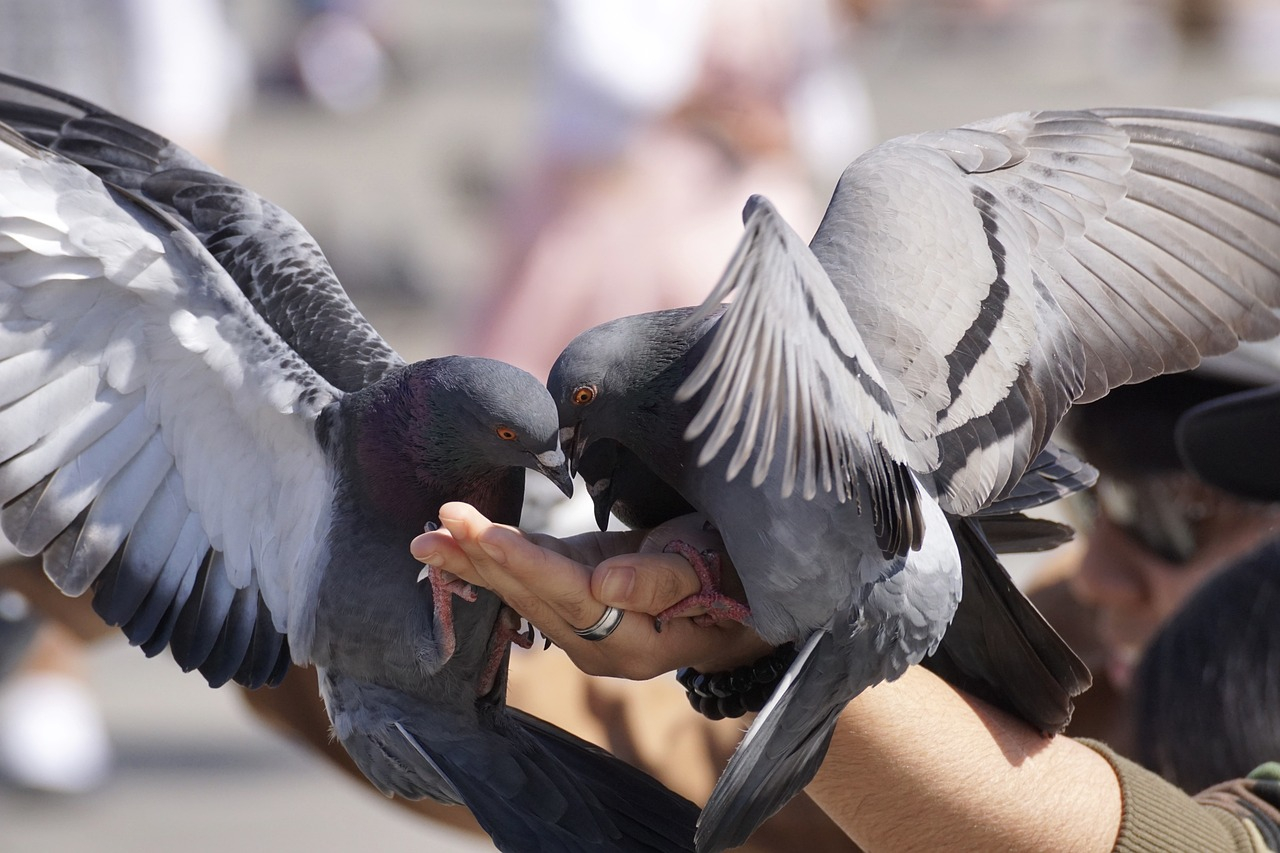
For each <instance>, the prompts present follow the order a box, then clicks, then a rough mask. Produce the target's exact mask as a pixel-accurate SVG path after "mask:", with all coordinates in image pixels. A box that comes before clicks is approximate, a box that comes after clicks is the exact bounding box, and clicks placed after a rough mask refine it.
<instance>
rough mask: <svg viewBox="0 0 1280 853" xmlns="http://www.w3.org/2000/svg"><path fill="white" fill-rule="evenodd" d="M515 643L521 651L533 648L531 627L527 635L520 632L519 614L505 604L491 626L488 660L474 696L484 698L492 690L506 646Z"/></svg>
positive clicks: (477, 682)
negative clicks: (491, 633) (491, 634)
mask: <svg viewBox="0 0 1280 853" xmlns="http://www.w3.org/2000/svg"><path fill="white" fill-rule="evenodd" d="M508 643H515V644H516V645H517V646H519V647H520V648H522V649H527V648H530V647H532V646H533V626H532V625H530V626H529V633H527V634H526V633H523V632H521V630H520V614H519V613H516V612H515V611H514V610H512V609H511V608H510V607H507V606H506V605H505V604H504V605H503V606H502V609H501V610H499V611H498V621H497V622H495V623H494V626H493V636H491V637H490V638H489V658H488V660H486V661H485V664H484V669H483V670H482V671H481V672H480V678H479V679H478V680H477V681H476V695H477V696H485V695H488V693H489V691H490V690H492V689H493V685H494V682H496V681H497V679H498V671H499V670H500V669H501V668H502V660H503V657H504V655H506V653H507V644H508Z"/></svg>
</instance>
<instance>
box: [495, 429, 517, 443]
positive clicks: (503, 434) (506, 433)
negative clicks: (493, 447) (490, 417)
mask: <svg viewBox="0 0 1280 853" xmlns="http://www.w3.org/2000/svg"><path fill="white" fill-rule="evenodd" d="M498 438H500V439H502V440H503V441H515V440H516V439H517V438H518V436H517V435H516V431H515V430H513V429H512V428H511V427H506V426H500V427H498Z"/></svg>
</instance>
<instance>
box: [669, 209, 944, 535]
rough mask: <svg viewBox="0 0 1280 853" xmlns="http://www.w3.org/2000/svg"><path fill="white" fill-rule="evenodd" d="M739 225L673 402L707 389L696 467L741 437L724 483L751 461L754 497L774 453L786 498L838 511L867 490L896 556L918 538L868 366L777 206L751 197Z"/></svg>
mask: <svg viewBox="0 0 1280 853" xmlns="http://www.w3.org/2000/svg"><path fill="white" fill-rule="evenodd" d="M744 218H745V219H746V236H744V237H743V239H742V241H741V242H740V244H739V246H738V250H737V252H735V254H734V256H733V259H732V260H731V261H730V262H729V267H728V269H727V270H726V272H725V274H724V275H723V276H722V277H721V279H720V282H719V283H718V284H717V285H716V287H715V289H714V290H713V291H712V293H711V295H710V296H709V297H707V299H706V301H705V302H703V304H702V306H701V307H700V309H699V310H698V311H697V312H695V313H694V314H693V316H692V317H691V318H690V319H689V320H688V321H687V322H688V323H690V324H693V323H696V322H699V321H700V320H702V319H704V318H705V317H706V316H708V315H709V314H710V313H711V312H712V311H714V310H716V309H717V308H718V307H719V305H720V303H721V302H722V301H723V300H724V299H725V298H726V297H727V296H728V295H729V294H730V293H731V292H733V291H735V290H736V291H737V296H738V298H737V301H736V302H734V303H733V304H732V305H730V306H729V308H728V310H726V311H725V313H724V315H723V316H722V317H721V319H720V321H719V322H718V323H717V324H716V326H715V327H714V329H713V330H712V331H711V332H710V333H709V334H710V335H711V336H712V338H711V344H710V346H709V347H708V349H707V351H706V354H705V355H704V356H703V357H702V358H701V360H700V361H699V362H698V364H697V366H696V367H695V368H694V370H693V371H692V372H691V373H690V375H689V377H688V379H686V380H685V383H684V384H683V385H682V386H681V387H680V389H679V390H678V391H677V394H676V397H677V399H680V400H689V399H691V398H692V397H693V396H694V395H695V394H696V393H697V392H698V391H700V390H701V389H702V388H703V387H704V386H707V385H709V386H710V390H709V391H708V393H707V398H706V400H705V402H704V403H703V404H702V407H701V408H700V409H699V411H698V414H697V415H696V416H695V417H694V418H693V420H692V421H691V422H690V424H689V427H688V429H687V431H686V432H685V437H686V438H689V439H694V438H697V437H698V436H700V435H701V434H702V433H703V432H705V431H706V430H707V429H709V428H710V429H711V433H710V435H709V436H708V437H707V439H706V441H705V443H704V444H703V447H702V449H701V451H700V453H699V456H698V464H700V465H705V464H707V463H708V462H709V461H710V460H711V459H713V458H714V457H715V456H716V454H717V453H719V452H720V450H721V449H722V448H723V447H724V445H725V444H726V443H727V442H728V441H729V440H730V439H731V438H732V437H733V435H734V434H735V432H736V433H738V443H737V445H736V447H735V450H734V453H733V455H732V457H731V458H730V462H729V467H728V471H727V477H728V479H729V480H732V479H734V478H735V477H736V476H737V475H738V474H739V473H740V472H741V471H742V469H743V468H744V467H745V466H746V464H747V463H748V461H750V460H751V459H752V458H754V459H755V467H754V470H753V471H752V477H751V482H752V484H753V485H756V486H759V485H760V484H762V483H763V482H764V481H765V479H766V477H767V476H768V473H769V466H770V464H771V463H772V461H773V457H774V453H775V452H777V451H778V450H779V448H780V449H781V452H782V453H783V454H784V455H783V461H784V464H783V469H782V481H781V494H782V497H784V498H785V497H788V496H790V495H791V494H792V493H793V492H794V491H795V490H796V488H797V485H798V486H799V490H800V493H801V494H802V495H803V496H804V497H805V498H806V499H808V498H812V497H813V496H814V495H815V494H817V492H818V490H819V489H822V490H823V491H832V490H834V491H835V492H836V494H837V496H838V497H839V499H840V500H841V501H844V500H846V499H848V498H850V497H853V496H854V495H855V494H856V491H855V486H856V484H857V483H858V481H859V480H860V479H866V480H867V481H868V486H869V489H870V495H871V501H872V507H871V509H872V512H873V515H874V517H875V518H876V520H877V522H878V524H877V530H876V533H877V540H878V541H879V542H880V545H881V547H882V549H883V550H884V551H885V554H886V557H892V556H894V555H896V556H902V555H904V554H905V553H906V552H907V550H909V549H910V548H911V547H915V546H918V545H919V536H920V534H921V533H922V532H923V529H922V527H921V526H920V524H919V516H920V510H919V503H918V500H917V496H916V493H915V486H914V483H913V481H912V478H911V476H910V474H909V473H908V472H906V470H905V469H904V468H903V467H902V465H901V460H905V459H906V458H907V445H906V442H905V441H904V439H903V436H902V432H901V429H900V428H899V427H898V424H897V422H896V420H895V416H894V410H893V404H892V402H891V400H890V398H889V395H888V392H887V391H886V390H885V388H884V385H883V384H882V383H881V381H880V375H879V371H878V370H877V369H876V365H875V362H874V361H873V360H872V358H871V356H870V354H869V353H868V352H867V348H866V346H865V345H864V344H863V342H862V337H861V335H860V334H859V333H858V329H857V328H856V327H855V326H854V325H853V322H852V321H851V319H850V317H849V312H848V310H846V309H845V307H844V303H843V302H841V301H840V298H839V295H838V294H837V293H836V292H835V290H834V288H832V286H831V281H830V279H828V278H827V274H826V272H825V271H824V270H823V269H822V267H821V266H820V265H819V264H818V261H817V259H816V258H814V256H813V253H812V252H810V251H809V250H808V248H807V247H806V246H805V244H804V242H803V240H801V239H800V237H799V236H798V235H797V234H796V233H795V231H794V230H792V228H791V226H789V225H788V224H787V223H786V222H785V221H784V220H783V219H782V217H780V216H779V215H778V213H777V211H776V210H775V209H774V208H773V205H771V204H770V203H769V202H768V201H766V200H765V199H764V198H762V197H760V196H753V197H752V199H751V200H750V201H749V202H748V203H747V208H746V211H745V213H744ZM850 425H856V426H857V428H855V429H851V428H849V427H850ZM740 426H741V429H739V427H740Z"/></svg>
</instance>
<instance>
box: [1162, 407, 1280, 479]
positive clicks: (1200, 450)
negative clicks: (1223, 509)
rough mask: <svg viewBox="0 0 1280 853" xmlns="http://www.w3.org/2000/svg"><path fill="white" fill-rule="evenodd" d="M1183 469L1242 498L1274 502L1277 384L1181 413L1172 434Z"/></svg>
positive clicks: (1279, 433)
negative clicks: (1184, 467)
mask: <svg viewBox="0 0 1280 853" xmlns="http://www.w3.org/2000/svg"><path fill="white" fill-rule="evenodd" d="M1176 437H1177V444H1178V452H1179V454H1181V456H1182V459H1183V461H1184V463H1185V464H1186V466H1187V467H1188V468H1190V469H1191V470H1192V471H1193V472H1194V473H1195V474H1196V476H1198V477H1200V478H1201V479H1202V480H1204V481H1205V482H1207V483H1210V484H1212V485H1214V486H1217V487H1218V488H1220V489H1224V490H1226V491H1228V492H1231V493H1233V494H1235V495H1238V496H1240V497H1242V498H1248V499H1251V500H1258V501H1280V385H1272V386H1270V387H1267V388H1257V389H1253V390H1249V391H1243V392H1240V393H1236V394H1230V395H1228V396H1225V397H1220V398H1218V399H1216V400H1211V401H1209V402H1207V403H1201V404H1200V405H1197V406H1194V407H1192V408H1191V409H1189V410H1187V412H1186V414H1184V415H1183V416H1182V417H1181V419H1180V420H1179V421H1178V426H1177V430H1176Z"/></svg>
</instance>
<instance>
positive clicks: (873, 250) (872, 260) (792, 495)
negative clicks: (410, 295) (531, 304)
mask: <svg viewBox="0 0 1280 853" xmlns="http://www.w3.org/2000/svg"><path fill="white" fill-rule="evenodd" d="M744 218H745V220H746V234H745V236H744V238H743V240H742V242H741V244H740V246H739V249H738V251H737V252H736V253H735V255H734V257H733V259H732V260H731V262H730V264H729V267H728V269H727V271H726V273H725V275H724V277H723V279H722V280H721V282H720V283H719V285H718V286H717V287H716V288H715V289H714V290H713V292H712V293H711V295H710V296H709V298H708V299H707V300H706V302H705V303H704V305H703V306H702V307H701V308H699V309H698V310H696V311H692V312H691V311H690V310H689V309H684V310H679V311H675V312H660V313H658V314H651V315H642V316H640V317H633V318H624V319H622V320H619V321H614V322H613V323H607V324H604V325H602V326H600V327H597V328H596V329H593V330H590V331H588V332H585V333H583V334H582V335H581V336H579V337H578V338H577V339H576V340H575V341H574V342H572V343H571V344H570V345H569V347H568V348H567V349H566V350H565V352H564V353H563V354H562V355H561V356H560V358H559V360H558V362H557V363H556V365H555V367H554V368H553V370H552V373H551V376H550V379H549V382H548V386H549V388H550V389H551V391H552V395H553V396H554V397H555V398H556V401H557V405H558V406H559V407H560V418H561V425H562V435H561V440H562V442H563V444H564V447H565V449H566V452H567V453H569V455H570V456H571V458H578V459H580V458H585V457H586V456H587V454H590V453H591V452H592V447H593V444H594V443H595V442H597V441H600V440H609V441H612V442H616V443H617V444H618V445H620V446H621V447H623V448H625V449H627V450H628V451H630V452H631V453H632V454H633V455H634V457H635V458H637V459H639V460H641V461H643V462H644V463H645V464H646V465H647V467H648V468H649V471H650V473H651V474H653V475H657V476H658V477H660V478H661V479H662V480H664V481H665V482H666V483H667V484H668V485H670V486H672V487H673V488H674V489H675V490H677V491H678V492H679V494H680V495H681V496H682V497H683V499H685V500H686V501H687V502H688V503H689V504H690V505H692V506H693V507H695V508H697V509H698V510H700V511H702V512H703V513H705V514H706V515H707V516H709V517H710V519H711V520H712V523H714V524H715V525H716V527H717V528H718V529H719V532H720V533H721V535H722V536H723V538H724V541H725V544H726V548H727V550H728V552H729V555H730V557H731V559H732V561H733V563H734V566H735V567H736V569H737V571H738V573H739V575H740V576H741V580H742V583H743V587H744V589H745V594H746V598H747V602H746V603H747V605H748V606H749V615H747V616H746V621H747V622H748V624H750V625H751V626H752V627H753V628H755V629H756V630H757V631H758V632H759V633H760V634H761V635H762V636H763V637H764V638H765V639H766V640H768V641H770V642H772V643H774V644H779V645H780V644H783V643H786V642H794V643H795V644H796V645H797V648H798V649H799V653H798V655H797V658H796V660H795V662H794V663H793V664H792V666H791V667H790V669H789V671H788V673H787V674H786V675H785V676H784V678H783V680H782V681H781V682H780V684H779V686H778V688H777V689H776V690H775V692H774V695H773V698H772V699H771V700H770V702H769V704H768V705H767V706H766V707H765V708H764V709H763V711H762V712H761V714H760V715H759V716H758V717H757V718H756V720H755V721H754V723H753V724H752V726H751V728H750V730H749V731H748V733H747V735H746V736H745V738H744V739H743V741H742V743H741V745H740V746H739V748H738V751H737V752H736V753H735V755H734V757H733V759H732V760H731V762H730V764H729V766H728V767H727V768H726V770H725V772H724V774H723V775H722V776H721V779H720V781H719V783H718V785H717V787H716V790H715V791H714V792H713V793H712V796H711V798H710V800H709V801H708V803H707V806H706V808H705V809H704V811H703V814H702V817H701V818H700V821H699V826H698V834H697V842H698V849H699V850H701V851H714V850H721V849H724V848H725V847H729V846H734V845H737V844H741V843H742V842H744V841H745V840H746V839H747V837H748V836H749V835H750V834H751V832H752V831H753V830H754V829H755V828H756V827H757V826H758V825H759V824H760V823H761V822H762V821H763V820H764V819H765V818H767V817H768V816H769V815H770V814H772V813H773V812H774V811H776V810H777V809H778V808H779V807H781V805H783V804H784V803H785V802H786V801H787V800H788V799H789V798H790V797H792V796H793V795H794V794H795V793H796V792H798V791H799V790H800V789H801V788H802V787H803V786H804V785H805V784H806V783H807V782H808V781H809V780H810V779H811V778H812V776H813V774H814V772H815V771H816V769H817V767H818V765H819V764H820V763H821V760H822V757H823V755H824V754H825V751H826V747H827V744H828V742H829V739H830V735H831V731H832V728H833V726H834V721H835V719H836V717H837V716H838V714H839V712H840V709H841V708H842V707H843V706H844V705H845V704H846V703H847V702H848V701H849V700H850V699H851V698H852V697H854V696H856V695H857V694H858V693H859V692H861V691H862V690H864V689H865V688H867V687H868V686H871V685H873V684H876V683H877V682H879V681H882V680H885V679H893V678H896V677H897V676H898V675H900V674H901V673H902V672H903V671H904V670H905V669H906V668H907V667H908V666H909V665H911V664H913V663H917V662H920V661H922V660H924V659H926V658H928V656H930V655H935V660H934V661H932V663H933V664H934V665H935V666H936V667H937V668H938V669H939V670H940V671H942V672H943V673H944V675H946V677H948V678H949V679H951V680H953V681H954V682H956V683H958V684H960V685H961V686H965V687H966V688H970V689H972V688H974V687H976V688H978V690H977V692H979V693H980V695H986V696H988V697H992V698H994V699H995V700H996V701H999V703H1000V704H1002V705H1003V706H1004V707H1006V708H1010V709H1011V710H1014V711H1015V712H1016V713H1019V714H1020V715H1021V716H1023V717H1024V718H1026V719H1028V720H1029V721H1031V722H1032V723H1033V724H1035V725H1038V726H1039V727H1040V728H1041V729H1042V730H1044V731H1046V732H1054V731H1057V730H1060V729H1061V728H1062V726H1064V725H1065V724H1066V722H1067V720H1068V719H1069V716H1070V711H1071V696H1072V695H1074V694H1075V693H1077V692H1079V691H1080V690H1082V689H1083V688H1085V687H1086V686H1087V685H1088V683H1089V678H1088V674H1087V671H1086V670H1084V668H1083V667H1082V666H1081V665H1080V663H1079V661H1078V660H1077V659H1076V658H1075V656H1074V655H1072V654H1071V652H1070V650H1069V649H1068V648H1066V647H1065V646H1064V645H1063V643H1062V642H1061V640H1060V639H1059V638H1057V636H1056V635H1055V634H1054V633H1053V631H1052V629H1050V628H1049V627H1048V626H1047V625H1046V624H1045V623H1044V622H1043V620H1042V619H1041V618H1040V617H1039V614H1037V613H1036V612H1035V610H1034V608H1032V607H1031V606H1030V605H1029V604H1028V603H1026V602H1025V600H1024V599H1022V597H1021V596H1020V594H1019V593H1018V592H1017V590H1016V589H1014V588H1013V585H1012V583H1011V582H1010V581H1009V579H1008V577H1007V575H1006V574H1005V573H1004V572H1003V570H1002V569H1001V568H1000V566H999V563H998V562H997V561H996V559H995V557H994V554H993V553H992V549H991V547H990V543H989V542H988V541H987V540H986V537H985V535H984V533H983V530H984V527H983V521H982V518H983V517H984V516H990V517H992V518H991V519H990V520H992V521H997V520H1000V519H1004V520H1008V519H1011V518H1016V516H1015V515H1014V513H1016V512H1017V511H1018V510H1021V509H1024V508H1027V507H1030V506H1035V505H1038V504H1040V503H1043V502H1045V501H1047V500H1050V499H1052V498H1053V497H1055V496H1056V495H1057V494H1065V493H1067V492H1069V491H1072V490H1073V489H1075V488H1079V487H1080V486H1083V485H1085V484H1087V482H1088V481H1089V479H1090V478H1091V472H1090V471H1089V470H1088V469H1087V468H1085V467H1082V466H1080V465H1079V464H1078V463H1075V462H1072V461H1071V460H1070V457H1067V456H1065V455H1063V454H1062V453H1061V452H1060V451H1057V450H1056V449H1054V448H1053V447H1052V445H1049V444H1048V437H1049V435H1050V433H1051V431H1052V430H1053V428H1054V426H1055V425H1056V424H1057V423H1058V422H1059V420H1060V419H1061V417H1062V415H1063V413H1064V412H1065V411H1066V409H1067V408H1068V406H1070V405H1071V404H1072V403H1074V402H1084V401H1088V400H1092V399H1095V398H1097V397H1099V396H1101V395H1102V394H1104V393H1106V391H1107V390H1108V389H1109V388H1112V387H1114V386H1116V385H1119V384H1122V383H1127V382H1137V381H1141V380H1143V379H1146V378H1149V377H1151V376H1154V375H1156V374H1159V373H1163V372H1167V371H1175V370H1183V369H1187V368H1190V367H1194V366H1195V365H1196V364H1197V363H1198V361H1199V360H1200V358H1201V357H1202V356H1205V355H1210V354H1215V353H1221V352H1224V351H1227V350H1229V349H1231V348H1232V347H1234V346H1235V345H1236V343H1237V341H1238V340H1240V339H1259V338H1264V337H1268V336H1271V335H1274V334H1276V333H1277V332H1278V331H1280V322H1278V321H1277V319H1276V316H1275V315H1274V314H1272V312H1271V311H1270V310H1268V309H1269V308H1271V307H1274V306H1276V305H1277V304H1280V255H1278V254H1277V247H1280V129H1277V128H1275V127H1273V126H1270V125H1265V124H1260V123H1255V122H1249V121H1243V120H1237V119H1232V118H1226V117H1221V116H1214V115H1208V114H1200V113H1192V112H1183V111H1169V110H1096V111H1082V112H1039V113H1018V114H1013V115H1009V116H1005V117H1002V118H998V119H994V120H991V121H987V122H982V123H979V124H975V125H970V126H967V127H964V128H959V129H955V130H951V131H944V132H940V133H927V134H920V135H917V136H912V137H905V138H901V139H897V140H893V141H891V142H888V143H885V144H883V145H881V146H879V147H877V148H875V149H873V150H871V151H869V152H868V153H867V154H865V155H863V156H862V157H861V158H859V159H858V160H857V161H855V162H854V163H853V164H852V165H850V166H849V168H848V169H847V170H846V171H845V173H844V175H843V176H842V178H841V180H840V182H839V184H838V185H837V187H836V190H835V194H834V197H833V199H832V201H831V204H830V206H829V207H828V210H827V214H826V217H825V218H824V220H823V222H822V224H821V226H820V228H819V230H818V232H817V234H816V235H815V237H814V238H813V241H812V242H811V243H810V244H809V245H808V246H806V245H805V243H804V242H803V240H801V239H800V237H799V236H798V235H796V234H795V232H794V231H793V230H792V229H791V228H789V227H788V226H787V225H786V223H785V222H783V221H782V220H781V218H780V217H779V216H778V215H777V214H776V212H775V211H774V209H773V208H772V207H771V206H770V205H769V204H768V202H766V201H764V200H763V199H760V198H754V199H752V200H751V202H749V203H748V205H747V208H746V212H745V215H744ZM730 294H736V298H735V301H734V302H732V303H731V304H730V305H729V306H728V307H727V308H725V307H722V303H723V302H724V300H725V299H726V298H727V297H728V296H729V295H730ZM693 439H699V440H698V441H696V442H695V441H692V440H693ZM610 452H611V453H612V454H613V455H614V456H615V457H617V458H619V459H624V460H627V461H628V464H629V465H634V464H635V460H634V459H628V457H626V456H625V455H621V454H620V453H619V452H618V451H617V450H616V449H615V450H613V451H610ZM597 458H604V457H597ZM600 468H601V470H597V471H595V474H594V480H595V481H596V482H599V481H600V480H601V479H604V480H608V481H609V484H608V489H607V490H605V489H600V490H599V491H600V493H601V494H604V495H605V496H606V497H609V496H617V497H620V498H625V499H626V501H627V502H628V503H629V504H631V505H635V504H638V503H641V502H642V501H643V497H642V494H641V495H638V494H637V493H636V492H635V491H633V490H632V488H631V487H628V486H627V485H626V484H625V483H619V482H615V480H616V478H615V477H614V476H612V472H610V471H609V470H608V469H607V466H605V465H602V466H600ZM744 471H746V472H749V474H748V475H747V476H739V475H740V474H742V473H743V472H744ZM640 492H641V493H643V489H640ZM1015 526H1016V525H1015ZM1032 539H1033V540H1034V539H1035V537H1032ZM702 573H703V576H704V578H707V579H710V578H711V577H712V576H711V574H710V572H708V571H706V569H705V568H704V569H703V570H702ZM704 583H705V581H704ZM962 593H963V596H962ZM694 600H696V601H697V602H698V603H702V604H712V605H723V604H724V603H723V602H722V601H721V600H720V599H719V597H718V593H717V591H716V590H714V589H710V588H708V589H705V590H704V593H703V594H701V595H700V596H697V597H695V599H694ZM721 612H727V613H731V612H733V605H732V604H731V603H730V604H727V605H724V606H723V608H722V610H721ZM953 620H954V621H953ZM948 626H950V630H949V629H948ZM944 635H945V636H946V639H945V640H944Z"/></svg>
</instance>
